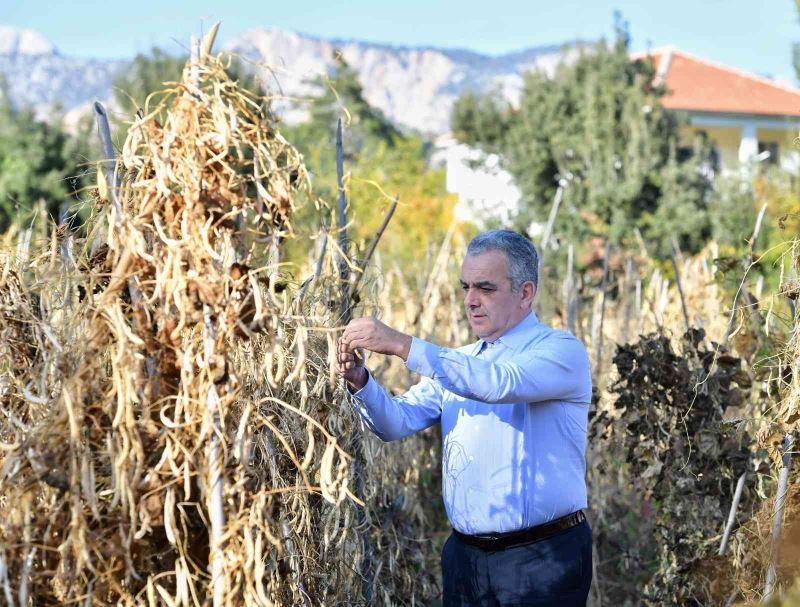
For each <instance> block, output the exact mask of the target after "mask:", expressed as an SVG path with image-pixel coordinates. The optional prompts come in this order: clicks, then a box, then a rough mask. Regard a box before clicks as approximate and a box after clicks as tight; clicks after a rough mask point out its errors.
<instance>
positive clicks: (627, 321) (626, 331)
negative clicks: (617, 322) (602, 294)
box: [622, 255, 633, 344]
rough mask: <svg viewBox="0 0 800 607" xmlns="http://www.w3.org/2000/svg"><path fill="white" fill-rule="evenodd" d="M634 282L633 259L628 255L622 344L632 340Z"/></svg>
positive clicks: (626, 260)
mask: <svg viewBox="0 0 800 607" xmlns="http://www.w3.org/2000/svg"><path fill="white" fill-rule="evenodd" d="M632 280H633V258H632V257H631V256H630V255H628V257H627V259H625V288H624V290H623V291H622V297H624V298H625V303H624V304H623V309H622V343H624V344H626V343H628V339H629V338H630V325H631V281H632Z"/></svg>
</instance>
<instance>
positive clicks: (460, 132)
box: [450, 92, 512, 152]
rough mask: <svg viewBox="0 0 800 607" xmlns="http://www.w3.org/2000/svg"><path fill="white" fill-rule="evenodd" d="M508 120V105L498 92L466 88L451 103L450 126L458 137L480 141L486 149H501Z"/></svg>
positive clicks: (510, 115) (509, 123)
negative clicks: (480, 93)
mask: <svg viewBox="0 0 800 607" xmlns="http://www.w3.org/2000/svg"><path fill="white" fill-rule="evenodd" d="M511 121H512V114H511V107H510V106H509V105H508V104H507V103H505V102H503V101H502V100H501V99H500V98H499V97H498V96H496V95H484V96H477V95H475V94H474V93H471V92H469V93H465V94H464V95H462V96H461V97H459V98H458V99H457V100H456V102H455V104H454V105H453V112H452V114H451V117H450V130H451V131H452V132H453V135H454V136H455V137H456V139H458V140H459V141H461V142H463V143H468V144H480V145H481V147H483V149H484V150H486V151H487V152H493V151H497V150H499V149H501V147H502V144H503V143H504V141H505V138H506V135H507V134H508V130H509V127H510V126H511Z"/></svg>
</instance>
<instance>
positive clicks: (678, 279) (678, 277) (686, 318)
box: [669, 242, 691, 333]
mask: <svg viewBox="0 0 800 607" xmlns="http://www.w3.org/2000/svg"><path fill="white" fill-rule="evenodd" d="M679 254H680V249H678V247H677V245H676V244H675V243H674V242H673V243H672V247H671V251H670V256H669V258H670V260H671V261H672V269H673V270H674V271H675V286H677V287H678V295H679V296H680V298H681V310H682V311H683V323H684V324H685V325H686V332H687V333H688V332H689V329H690V328H691V325H690V324H689V312H688V311H687V310H686V298H685V297H684V296H683V286H682V285H681V271H680V270H679V269H678V255H679Z"/></svg>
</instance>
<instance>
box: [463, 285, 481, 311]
mask: <svg viewBox="0 0 800 607" xmlns="http://www.w3.org/2000/svg"><path fill="white" fill-rule="evenodd" d="M479 303H480V302H479V301H478V294H477V293H476V292H475V291H474V290H473V289H467V292H466V294H465V295H464V304H465V305H466V306H467V307H468V308H474V307H476V306H477V305H478V304H479Z"/></svg>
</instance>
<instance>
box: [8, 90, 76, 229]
mask: <svg viewBox="0 0 800 607" xmlns="http://www.w3.org/2000/svg"><path fill="white" fill-rule="evenodd" d="M87 154H88V133H87V132H86V130H82V131H81V132H80V133H79V135H78V136H71V135H69V134H67V133H66V132H65V131H64V129H63V127H62V125H61V123H60V122H59V121H56V122H54V123H52V124H50V123H46V122H42V121H40V120H37V119H36V117H35V116H34V114H33V112H32V111H31V110H27V109H25V110H16V109H14V108H13V107H12V106H11V104H10V103H8V102H7V101H5V100H4V98H3V97H2V96H0V233H2V232H4V231H5V230H6V229H7V228H8V227H9V226H10V225H11V224H12V223H17V222H22V221H24V220H25V217H26V215H27V213H28V212H29V211H30V210H32V209H33V207H34V205H36V204H37V203H39V202H40V201H43V202H44V204H45V207H46V208H47V210H48V212H49V213H50V214H51V215H52V216H53V217H54V218H55V219H58V218H59V215H60V214H61V213H62V212H63V211H65V210H66V208H68V207H69V206H70V205H71V204H72V203H74V202H75V201H76V198H77V196H76V191H77V190H79V189H80V188H81V187H82V185H83V177H82V173H83V172H85V170H86V167H85V166H81V163H83V162H86V160H87Z"/></svg>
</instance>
